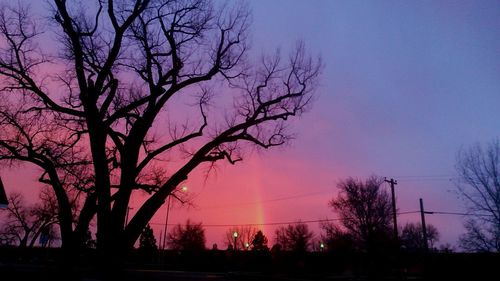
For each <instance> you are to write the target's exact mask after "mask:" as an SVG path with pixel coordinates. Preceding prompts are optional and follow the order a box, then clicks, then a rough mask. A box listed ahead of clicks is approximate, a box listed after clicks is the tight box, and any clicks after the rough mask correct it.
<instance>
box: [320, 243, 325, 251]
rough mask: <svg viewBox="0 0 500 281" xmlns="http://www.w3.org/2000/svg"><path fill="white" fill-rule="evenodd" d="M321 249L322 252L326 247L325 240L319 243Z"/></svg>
mask: <svg viewBox="0 0 500 281" xmlns="http://www.w3.org/2000/svg"><path fill="white" fill-rule="evenodd" d="M319 249H320V251H321V252H323V250H324V249H325V244H324V243H323V242H321V243H319Z"/></svg>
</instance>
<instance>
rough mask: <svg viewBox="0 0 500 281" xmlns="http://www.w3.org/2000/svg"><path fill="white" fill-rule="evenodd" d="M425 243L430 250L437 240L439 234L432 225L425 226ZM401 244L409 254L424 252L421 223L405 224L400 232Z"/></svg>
mask: <svg viewBox="0 0 500 281" xmlns="http://www.w3.org/2000/svg"><path fill="white" fill-rule="evenodd" d="M426 232H427V241H428V243H429V247H430V249H432V248H434V243H436V242H437V241H438V240H439V232H438V230H437V228H436V227H435V226H434V225H432V224H427V225H426ZM401 244H402V246H403V247H405V248H406V250H408V251H410V252H415V251H423V250H425V242H424V236H423V230H422V224H421V223H416V224H415V223H407V224H406V225H405V226H404V227H403V230H402V231H401Z"/></svg>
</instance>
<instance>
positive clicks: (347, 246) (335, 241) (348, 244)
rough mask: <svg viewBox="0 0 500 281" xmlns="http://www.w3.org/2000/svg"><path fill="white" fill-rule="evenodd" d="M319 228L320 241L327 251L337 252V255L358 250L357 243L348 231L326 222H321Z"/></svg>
mask: <svg viewBox="0 0 500 281" xmlns="http://www.w3.org/2000/svg"><path fill="white" fill-rule="evenodd" d="M321 229H322V230H323V233H322V234H321V241H322V242H323V243H324V247H325V248H326V250H327V251H329V252H334V253H338V254H339V255H346V254H351V253H354V252H356V251H359V247H358V246H359V245H357V243H356V241H355V239H354V237H353V235H352V234H351V233H350V232H348V231H345V230H343V229H341V228H340V227H339V226H337V225H335V224H333V223H327V222H325V223H322V224H321ZM320 250H321V249H320Z"/></svg>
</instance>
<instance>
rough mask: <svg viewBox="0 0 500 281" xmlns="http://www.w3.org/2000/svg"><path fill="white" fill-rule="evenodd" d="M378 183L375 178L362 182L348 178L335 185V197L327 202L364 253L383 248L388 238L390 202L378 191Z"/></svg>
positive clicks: (379, 180)
mask: <svg viewBox="0 0 500 281" xmlns="http://www.w3.org/2000/svg"><path fill="white" fill-rule="evenodd" d="M382 183H383V180H382V179H380V178H378V177H375V176H372V177H370V178H368V179H367V180H366V181H365V182H362V181H359V180H356V179H353V178H348V179H346V180H344V181H341V182H340V183H339V184H338V185H337V187H338V188H339V194H338V196H337V198H334V199H332V200H331V201H330V206H331V207H332V208H333V211H335V212H337V213H338V214H339V216H340V219H341V221H342V225H343V227H344V228H345V229H346V230H347V231H348V233H349V234H350V235H352V237H353V238H354V239H355V241H356V243H357V244H358V247H359V248H360V249H364V250H366V251H372V250H374V249H379V248H381V247H384V245H386V244H387V243H386V242H387V241H388V240H389V237H390V230H391V225H392V224H391V218H392V217H391V214H392V208H391V201H390V197H389V195H388V193H387V192H386V191H384V190H381V189H380V186H381V184H382Z"/></svg>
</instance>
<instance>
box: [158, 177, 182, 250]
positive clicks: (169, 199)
mask: <svg viewBox="0 0 500 281" xmlns="http://www.w3.org/2000/svg"><path fill="white" fill-rule="evenodd" d="M187 190H188V188H187V186H185V185H183V186H182V187H181V191H182V192H187ZM171 199H172V196H170V195H168V199H167V214H166V216H165V226H164V227H163V245H162V249H163V250H165V248H166V245H167V226H168V215H169V213H170V201H171Z"/></svg>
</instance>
